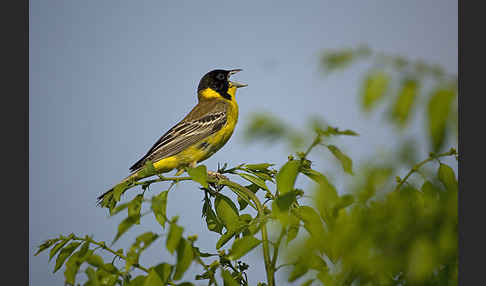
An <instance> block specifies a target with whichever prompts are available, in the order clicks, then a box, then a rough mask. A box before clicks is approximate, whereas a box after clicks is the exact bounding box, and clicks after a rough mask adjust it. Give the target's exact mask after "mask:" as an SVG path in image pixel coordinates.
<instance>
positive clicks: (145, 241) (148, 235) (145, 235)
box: [136, 231, 159, 250]
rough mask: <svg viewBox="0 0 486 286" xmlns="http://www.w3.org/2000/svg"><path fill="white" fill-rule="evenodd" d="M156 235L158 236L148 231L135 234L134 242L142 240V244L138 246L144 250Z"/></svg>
mask: <svg viewBox="0 0 486 286" xmlns="http://www.w3.org/2000/svg"><path fill="white" fill-rule="evenodd" d="M158 237H159V235H158V234H156V233H153V232H151V231H148V232H145V233H142V234H141V235H139V236H137V238H136V242H137V243H138V244H139V245H140V243H141V242H143V245H141V246H140V249H142V250H144V249H146V248H147V247H149V246H150V245H151V244H152V243H153V242H154V241H155V240H156V239H157V238H158Z"/></svg>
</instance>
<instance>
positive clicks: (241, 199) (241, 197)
mask: <svg viewBox="0 0 486 286" xmlns="http://www.w3.org/2000/svg"><path fill="white" fill-rule="evenodd" d="M228 187H229V188H230V190H231V191H233V193H235V194H236V195H237V196H238V204H239V205H240V211H241V210H243V209H244V208H245V207H246V206H247V205H250V206H252V207H253V208H256V207H255V206H254V205H253V203H252V202H251V200H250V198H249V197H248V195H247V194H246V193H245V192H243V191H242V190H240V189H239V188H237V187H235V186H233V185H230V186H228Z"/></svg>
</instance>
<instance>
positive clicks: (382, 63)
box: [321, 47, 458, 152]
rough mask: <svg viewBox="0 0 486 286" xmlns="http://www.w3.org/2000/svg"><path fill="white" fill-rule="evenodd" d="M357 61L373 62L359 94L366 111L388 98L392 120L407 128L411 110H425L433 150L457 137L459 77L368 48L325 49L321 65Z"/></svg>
mask: <svg viewBox="0 0 486 286" xmlns="http://www.w3.org/2000/svg"><path fill="white" fill-rule="evenodd" d="M358 61H367V62H368V63H371V67H370V68H369V70H368V71H367V72H366V74H365V75H364V79H363V83H362V88H361V94H360V101H361V103H362V108H363V110H364V111H366V112H371V111H372V110H374V109H376V108H377V106H378V103H379V102H381V101H385V99H386V98H389V100H388V101H389V102H390V103H389V107H388V110H389V112H388V115H389V116H390V118H391V120H390V121H389V122H390V123H391V124H394V125H395V126H397V127H398V128H399V129H405V128H406V127H407V125H408V123H409V122H410V121H411V116H412V113H413V112H414V111H415V110H420V109H421V110H423V112H424V113H425V115H426V116H425V117H426V118H427V122H426V124H425V125H426V126H427V128H426V135H427V138H428V140H429V142H430V146H431V151H434V152H439V151H441V150H442V148H443V147H444V144H445V142H447V140H448V138H449V137H448V135H454V136H456V138H457V108H458V104H457V93H458V92H457V76H455V75H449V74H447V73H446V72H445V71H444V69H443V68H442V67H440V66H439V65H435V64H428V63H426V62H424V61H422V60H417V61H410V60H408V59H406V58H404V57H402V56H395V55H388V54H384V53H378V52H375V51H372V50H371V49H369V48H367V47H358V48H355V49H349V48H348V49H341V50H334V51H331V52H326V53H325V54H324V55H323V57H322V60H321V64H322V67H323V69H324V71H326V72H327V73H329V72H333V71H337V70H342V69H344V68H345V67H350V66H351V65H352V64H353V63H355V62H358ZM338 67H339V68H338ZM385 95H387V96H385Z"/></svg>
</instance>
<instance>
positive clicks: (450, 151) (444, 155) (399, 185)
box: [394, 148, 457, 191]
mask: <svg viewBox="0 0 486 286" xmlns="http://www.w3.org/2000/svg"><path fill="white" fill-rule="evenodd" d="M456 154H457V152H456V150H455V149H453V148H451V149H450V150H449V151H448V152H445V153H441V154H436V155H435V154H434V155H431V156H429V158H427V159H425V160H423V161H422V162H419V163H417V164H416V165H415V166H413V167H412V169H410V171H409V172H408V173H407V175H405V177H404V178H403V179H401V180H400V182H399V183H398V185H397V186H396V187H395V190H394V191H398V190H400V187H401V186H402V185H403V184H404V183H405V182H406V181H407V179H408V178H409V177H410V176H411V175H412V174H413V173H415V172H417V171H418V170H419V169H420V167H422V166H423V165H425V164H427V163H428V162H430V161H433V160H435V159H438V158H440V157H446V156H452V155H456Z"/></svg>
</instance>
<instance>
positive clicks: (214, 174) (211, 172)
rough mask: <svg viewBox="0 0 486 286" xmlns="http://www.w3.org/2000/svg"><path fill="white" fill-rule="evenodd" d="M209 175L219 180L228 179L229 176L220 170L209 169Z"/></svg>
mask: <svg viewBox="0 0 486 286" xmlns="http://www.w3.org/2000/svg"><path fill="white" fill-rule="evenodd" d="M208 176H209V177H212V178H215V179H218V180H221V179H224V180H228V177H226V176H225V175H223V174H221V173H218V172H213V171H208Z"/></svg>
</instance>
